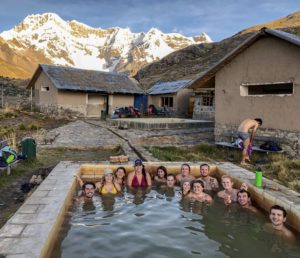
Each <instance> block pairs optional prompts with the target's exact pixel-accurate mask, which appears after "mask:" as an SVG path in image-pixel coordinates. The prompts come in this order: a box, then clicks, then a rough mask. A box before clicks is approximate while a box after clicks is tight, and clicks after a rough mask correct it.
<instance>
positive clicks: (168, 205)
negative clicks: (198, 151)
mask: <svg viewBox="0 0 300 258" xmlns="http://www.w3.org/2000/svg"><path fill="white" fill-rule="evenodd" d="M215 199H216V198H215ZM267 222H268V221H267V218H266V216H265V215H263V214H258V215H257V214H253V213H252V212H250V211H246V210H244V209H240V208H239V207H237V206H235V205H233V206H231V207H225V206H224V204H223V203H221V202H219V201H218V200H215V201H214V203H213V204H212V205H211V206H208V205H206V204H203V203H197V202H195V203H190V202H182V201H181V200H180V197H179V194H178V191H176V192H175V193H173V192H167V193H158V192H157V191H155V190H151V191H148V192H145V191H142V190H141V189H139V190H137V191H136V192H134V193H125V194H124V196H121V197H116V198H112V197H106V198H102V197H100V196H94V199H93V202H88V203H83V202H75V203H74V205H73V206H72V207H71V209H70V210H69V212H68V214H67V219H66V221H65V223H64V225H63V227H62V229H61V232H60V239H59V241H58V243H57V244H56V246H55V250H54V252H53V253H52V254H51V257H54V258H56V257H65V258H69V257H80V258H93V257H95V258H96V257H105V258H107V257H116V258H117V257H132V258H141V257H142V258H147V257H155V258H156V257H157V258H160V257H172V258H173V257H178V258H183V257H239V258H244V257H249V258H250V257H251V258H253V257H254V258H259V257H264V258H268V257H270V258H271V257H272V258H276V257H284V258H287V257H300V240H299V236H297V240H296V241H295V242H293V243H291V241H289V240H286V239H282V238H280V237H279V236H274V235H271V234H269V233H266V232H265V231H264V230H263V227H264V224H265V223H267Z"/></svg>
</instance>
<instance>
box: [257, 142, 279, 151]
mask: <svg viewBox="0 0 300 258" xmlns="http://www.w3.org/2000/svg"><path fill="white" fill-rule="evenodd" d="M259 147H260V148H261V149H263V150H268V151H282V148H281V147H280V146H279V145H278V143H277V142H274V141H266V142H264V143H263V144H262V145H260V146H259Z"/></svg>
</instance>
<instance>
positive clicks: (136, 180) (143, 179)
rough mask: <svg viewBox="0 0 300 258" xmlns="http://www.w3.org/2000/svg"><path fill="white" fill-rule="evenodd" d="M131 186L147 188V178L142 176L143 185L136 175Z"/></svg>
mask: <svg viewBox="0 0 300 258" xmlns="http://www.w3.org/2000/svg"><path fill="white" fill-rule="evenodd" d="M131 186H134V187H137V186H147V180H146V177H145V176H144V175H143V174H142V180H141V183H139V180H138V178H137V175H136V173H135V174H134V177H133V179H132V183H131Z"/></svg>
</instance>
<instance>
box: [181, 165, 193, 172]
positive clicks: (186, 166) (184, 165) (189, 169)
mask: <svg viewBox="0 0 300 258" xmlns="http://www.w3.org/2000/svg"><path fill="white" fill-rule="evenodd" d="M184 166H186V167H188V168H189V172H191V167H190V165H189V164H187V163H183V164H182V165H181V169H182V168H183V167H184Z"/></svg>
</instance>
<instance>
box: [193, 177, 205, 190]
mask: <svg viewBox="0 0 300 258" xmlns="http://www.w3.org/2000/svg"><path fill="white" fill-rule="evenodd" d="M194 184H200V185H201V186H202V188H203V189H204V183H203V181H202V180H199V179H197V180H193V181H192V182H191V189H193V187H194Z"/></svg>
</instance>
